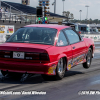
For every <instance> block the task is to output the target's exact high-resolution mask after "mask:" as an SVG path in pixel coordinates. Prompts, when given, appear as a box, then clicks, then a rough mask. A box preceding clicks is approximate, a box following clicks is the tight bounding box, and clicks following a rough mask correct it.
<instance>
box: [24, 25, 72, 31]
mask: <svg viewBox="0 0 100 100" xmlns="http://www.w3.org/2000/svg"><path fill="white" fill-rule="evenodd" d="M24 27H45V28H54V29H57V30H62V29H65V28H70V26H64V25H54V24H31V25H27V26H24Z"/></svg>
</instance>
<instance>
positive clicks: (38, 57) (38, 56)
mask: <svg viewBox="0 0 100 100" xmlns="http://www.w3.org/2000/svg"><path fill="white" fill-rule="evenodd" d="M25 59H32V60H41V61H49V56H48V54H47V53H25Z"/></svg>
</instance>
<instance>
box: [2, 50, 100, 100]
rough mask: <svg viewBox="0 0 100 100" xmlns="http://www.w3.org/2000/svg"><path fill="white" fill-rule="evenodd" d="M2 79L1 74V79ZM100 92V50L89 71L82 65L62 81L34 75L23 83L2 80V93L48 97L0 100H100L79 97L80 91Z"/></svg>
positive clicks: (22, 97) (68, 73)
mask: <svg viewBox="0 0 100 100" xmlns="http://www.w3.org/2000/svg"><path fill="white" fill-rule="evenodd" d="M1 77H2V75H1V73H0V78H1ZM89 90H93V91H100V50H99V49H96V50H95V56H94V58H93V59H92V64H91V67H90V68H89V69H84V68H83V67H82V64H81V65H78V66H76V67H74V68H72V69H71V70H70V71H68V72H66V74H65V77H64V78H63V79H62V80H58V81H55V80H49V81H44V80H43V78H42V77H41V75H34V76H33V77H30V78H28V79H27V80H26V81H25V82H23V83H21V82H20V79H19V78H12V77H8V78H6V79H5V80H4V81H1V80H0V91H43V92H46V95H22V94H21V95H0V100H100V94H99V95H79V94H78V93H79V91H89Z"/></svg>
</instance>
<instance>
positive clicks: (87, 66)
mask: <svg viewBox="0 0 100 100" xmlns="http://www.w3.org/2000/svg"><path fill="white" fill-rule="evenodd" d="M91 61H92V50H91V48H89V50H88V53H87V56H86V62H85V63H83V67H84V68H86V69H87V68H89V67H90V65H91Z"/></svg>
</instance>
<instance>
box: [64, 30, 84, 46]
mask: <svg viewBox="0 0 100 100" xmlns="http://www.w3.org/2000/svg"><path fill="white" fill-rule="evenodd" d="M65 30H73V31H74V32H75V33H76V34H77V35H78V36H79V39H80V41H78V42H75V43H70V42H69V39H68V36H67V35H66V33H65ZM63 31H64V33H65V35H66V38H67V39H68V42H69V44H70V45H72V44H76V43H79V42H82V41H83V39H82V37H81V36H80V34H79V33H78V32H76V31H75V30H74V29H72V28H65V29H63Z"/></svg>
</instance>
